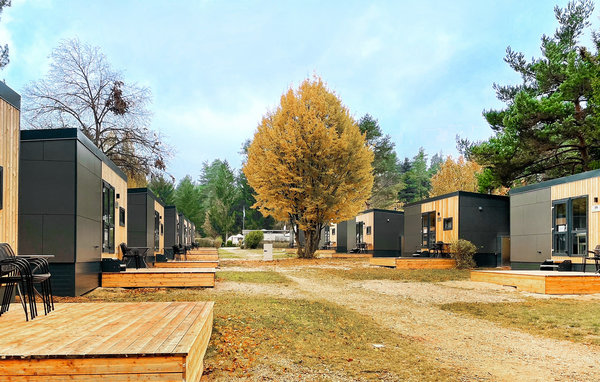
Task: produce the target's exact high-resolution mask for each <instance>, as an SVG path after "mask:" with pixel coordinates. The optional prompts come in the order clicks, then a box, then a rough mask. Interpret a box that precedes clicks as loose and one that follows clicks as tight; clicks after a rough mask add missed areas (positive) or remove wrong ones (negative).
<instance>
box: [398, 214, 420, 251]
mask: <svg viewBox="0 0 600 382" xmlns="http://www.w3.org/2000/svg"><path fill="white" fill-rule="evenodd" d="M420 248H421V205H420V204H417V205H414V206H408V207H405V208H404V248H402V252H403V255H404V256H410V255H411V254H413V253H414V252H415V251H416V250H417V249H420Z"/></svg>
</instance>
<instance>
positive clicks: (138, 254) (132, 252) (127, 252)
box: [120, 243, 150, 269]
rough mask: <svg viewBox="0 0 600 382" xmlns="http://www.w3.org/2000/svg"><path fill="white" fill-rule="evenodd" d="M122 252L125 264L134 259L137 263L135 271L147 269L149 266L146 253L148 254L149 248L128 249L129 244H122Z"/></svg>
mask: <svg viewBox="0 0 600 382" xmlns="http://www.w3.org/2000/svg"><path fill="white" fill-rule="evenodd" d="M120 247H121V252H123V260H124V261H125V264H127V263H128V262H129V260H128V259H133V260H134V261H135V269H139V268H142V265H143V268H147V267H148V264H147V263H146V253H148V249H150V248H148V247H128V246H127V244H125V243H121V244H120Z"/></svg>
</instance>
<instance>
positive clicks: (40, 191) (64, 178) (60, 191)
mask: <svg viewBox="0 0 600 382" xmlns="http://www.w3.org/2000/svg"><path fill="white" fill-rule="evenodd" d="M19 213H21V214H74V213H75V163H74V162H50V161H26V160H21V162H20V169H19Z"/></svg>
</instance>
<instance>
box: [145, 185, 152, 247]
mask: <svg viewBox="0 0 600 382" xmlns="http://www.w3.org/2000/svg"><path fill="white" fill-rule="evenodd" d="M146 197H147V199H146V200H147V204H146V245H144V247H148V248H150V250H149V251H148V252H149V253H152V252H153V251H154V199H153V198H151V197H150V195H147V196H146Z"/></svg>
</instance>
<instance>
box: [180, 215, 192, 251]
mask: <svg viewBox="0 0 600 382" xmlns="http://www.w3.org/2000/svg"><path fill="white" fill-rule="evenodd" d="M191 230H192V222H191V221H190V219H188V218H186V217H185V215H184V214H182V213H179V243H181V245H182V246H184V247H189V246H190V245H191V244H192V240H191V237H192V236H191Z"/></svg>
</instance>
